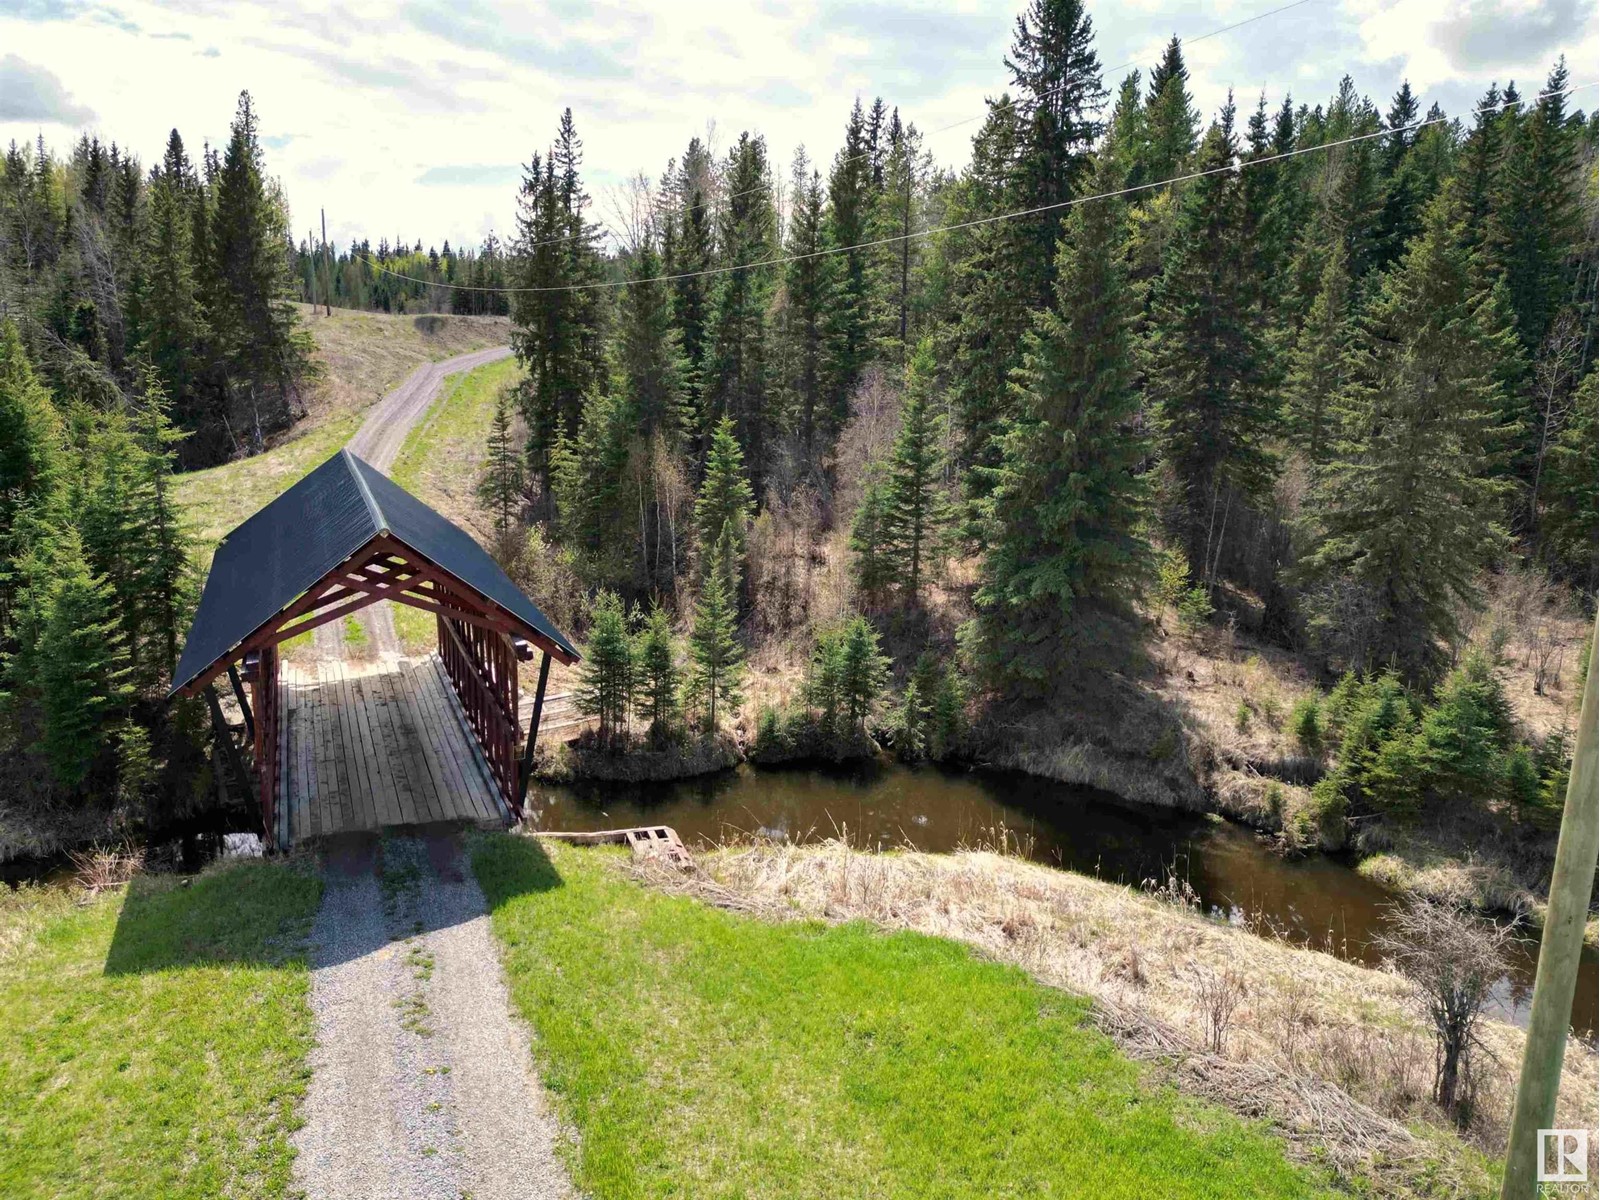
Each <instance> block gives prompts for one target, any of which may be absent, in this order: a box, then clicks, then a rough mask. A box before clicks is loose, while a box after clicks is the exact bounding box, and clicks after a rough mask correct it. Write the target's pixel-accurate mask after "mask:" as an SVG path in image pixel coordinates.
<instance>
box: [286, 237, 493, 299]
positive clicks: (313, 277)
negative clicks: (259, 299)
mask: <svg viewBox="0 0 1600 1200" xmlns="http://www.w3.org/2000/svg"><path fill="white" fill-rule="evenodd" d="M508 269H509V267H508V260H507V253H506V248H505V247H504V246H502V245H501V244H500V240H499V239H498V238H496V237H495V236H494V234H492V233H491V234H489V235H488V236H487V237H485V238H484V239H483V245H482V246H480V247H478V249H476V250H452V249H451V248H450V241H449V239H448V238H447V239H446V240H445V243H444V249H442V250H436V249H431V248H430V249H428V250H424V249H423V248H422V243H421V242H420V241H419V242H417V243H416V244H415V245H414V246H407V245H406V244H405V243H404V242H402V241H400V239H398V238H396V239H395V242H394V244H393V245H391V244H390V242H389V239H388V238H380V239H379V240H378V248H377V249H376V250H374V249H373V248H372V242H371V240H370V239H363V240H361V241H359V242H355V243H353V244H352V245H351V247H350V249H349V250H348V251H335V250H333V249H332V248H330V247H326V246H324V245H323V244H322V243H321V242H320V241H319V240H318V239H315V238H312V237H309V236H308V237H306V238H304V239H302V240H301V242H300V244H299V246H298V247H297V248H296V249H295V252H294V271H295V277H296V278H297V279H298V280H299V281H300V291H299V296H300V299H301V300H303V301H304V302H305V303H307V304H329V305H332V306H334V307H336V308H363V309H371V310H374V311H378V312H448V313H457V314H460V315H464V316H473V317H483V316H504V315H505V314H506V313H507V311H509V301H508V300H507V298H506V294H505V291H504V288H505V286H506V274H507V271H508Z"/></svg>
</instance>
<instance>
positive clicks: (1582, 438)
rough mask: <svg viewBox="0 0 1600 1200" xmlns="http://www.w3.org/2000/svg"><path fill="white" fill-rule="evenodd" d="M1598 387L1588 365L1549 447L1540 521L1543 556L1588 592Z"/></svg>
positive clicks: (1596, 518)
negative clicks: (1559, 429)
mask: <svg viewBox="0 0 1600 1200" xmlns="http://www.w3.org/2000/svg"><path fill="white" fill-rule="evenodd" d="M1597 388H1600V384H1597V382H1596V378H1595V373H1594V371H1592V370H1591V371H1590V372H1589V375H1588V378H1586V379H1584V380H1583V381H1582V382H1581V383H1579V384H1578V388H1577V391H1576V392H1575V393H1574V394H1573V410H1572V412H1570V413H1568V414H1567V422H1566V425H1565V426H1563V428H1562V430H1561V433H1560V435H1559V436H1558V437H1557V439H1556V444H1555V446H1554V448H1553V449H1552V450H1551V452H1550V461H1549V467H1548V468H1547V479H1548V482H1547V483H1546V484H1545V486H1544V488H1543V491H1542V494H1543V497H1544V502H1543V505H1542V511H1541V513H1540V520H1539V529H1540V533H1541V537H1542V540H1543V548H1544V551H1545V554H1546V555H1547V557H1549V558H1550V559H1551V560H1552V561H1553V563H1554V564H1555V565H1557V566H1559V567H1560V568H1561V569H1562V570H1563V572H1564V573H1566V574H1568V575H1571V576H1572V577H1574V578H1575V579H1576V580H1577V582H1578V584H1579V585H1580V586H1581V587H1583V588H1585V589H1587V590H1589V591H1593V590H1594V589H1595V587H1596V577H1595V558H1596V552H1595V529H1596V528H1597V522H1600V505H1597V503H1596V490H1597V485H1596V481H1595V447H1596V446H1597V445H1600V422H1597V420H1596V411H1597V408H1600V405H1597V402H1596V391H1597Z"/></svg>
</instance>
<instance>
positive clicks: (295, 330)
mask: <svg viewBox="0 0 1600 1200" xmlns="http://www.w3.org/2000/svg"><path fill="white" fill-rule="evenodd" d="M214 193H215V197H216V199H215V207H214V208H213V209H212V211H211V213H210V227H209V231H208V232H209V236H208V240H207V245H206V259H205V261H206V264H207V285H206V288H205V309H206V315H207V323H208V326H209V328H210V330H211V332H212V333H213V334H214V335H215V337H216V338H217V341H218V345H219V349H220V351H221V354H222V358H223V370H224V378H225V379H226V381H227V384H226V386H227V390H228V393H229V394H230V397H231V402H230V407H231V410H232V411H231V412H230V414H229V415H230V420H231V421H232V424H233V428H234V432H235V436H236V437H237V436H241V435H242V436H245V437H247V438H248V440H249V443H250V445H251V447H252V448H253V449H255V450H260V449H262V448H263V446H264V444H265V443H264V434H265V433H266V432H267V431H269V430H272V429H275V428H279V427H282V426H284V425H287V424H288V423H289V421H290V420H292V419H293V418H294V417H296V416H298V415H300V414H299V412H298V411H297V408H296V405H297V403H298V401H297V399H296V393H297V388H298V382H299V380H300V378H301V377H302V376H303V375H304V374H305V372H306V369H307V362H308V357H309V350H310V341H309V335H307V334H306V333H305V332H304V331H303V330H301V329H300V327H299V320H298V317H297V316H296V313H295V309H294V305H293V304H292V302H291V299H290V298H291V295H292V294H293V287H294V280H293V278H292V275H291V273H290V267H289V260H288V256H287V254H286V253H285V252H284V251H285V246H286V245H287V243H288V236H289V233H288V214H287V212H286V210H285V207H284V203H283V198H282V196H281V194H280V193H279V192H278V191H277V190H276V188H275V186H274V185H271V184H270V183H269V181H268V178H267V175H266V170H265V166H264V163H263V159H262V152H261V142H260V135H259V130H258V125H257V117H256V111H255V105H254V102H253V101H252V100H251V98H250V93H249V92H241V93H240V94H239V107H238V111H237V112H236V113H235V115H234V119H233V125H232V127H231V129H230V131H229V136H228V146H227V150H226V151H225V152H224V154H223V157H222V162H221V166H220V169H219V172H218V174H217V177H216V183H215V188H214Z"/></svg>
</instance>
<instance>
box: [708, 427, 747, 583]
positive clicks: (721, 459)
mask: <svg viewBox="0 0 1600 1200" xmlns="http://www.w3.org/2000/svg"><path fill="white" fill-rule="evenodd" d="M754 511H755V493H754V492H753V491H752V490H751V487H750V481H749V479H748V478H747V477H746V476H745V469H744V450H743V448H742V447H741V446H740V445H739V439H738V438H737V437H736V436H735V434H734V426H733V420H732V419H731V418H729V417H724V418H723V419H722V420H721V421H720V422H718V423H717V427H716V429H715V430H714V431H713V433H712V435H711V444H710V447H709V449H708V451H707V453H706V474H705V479H704V480H703V481H702V482H701V484H700V494H699V495H698V496H697V497H696V498H695V502H694V526H695V534H696V538H697V541H698V544H699V546H700V553H701V555H702V558H703V560H704V561H705V562H709V561H710V554H711V550H712V547H713V546H715V545H716V542H717V539H718V538H720V537H722V536H723V534H724V532H726V534H727V537H728V544H729V548H730V553H731V555H732V561H734V562H735V563H738V562H742V561H743V560H744V535H745V527H746V526H747V525H748V524H749V523H750V517H751V515H752V514H753V513H754Z"/></svg>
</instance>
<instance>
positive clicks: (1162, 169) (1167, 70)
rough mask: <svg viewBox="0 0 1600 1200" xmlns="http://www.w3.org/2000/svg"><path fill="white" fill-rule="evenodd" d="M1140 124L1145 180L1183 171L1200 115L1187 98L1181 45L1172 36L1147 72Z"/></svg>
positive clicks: (1185, 70) (1186, 78)
mask: <svg viewBox="0 0 1600 1200" xmlns="http://www.w3.org/2000/svg"><path fill="white" fill-rule="evenodd" d="M1144 124H1145V129H1146V130H1147V137H1148V139H1149V140H1148V146H1149V149H1148V150H1147V151H1146V158H1145V176H1146V179H1147V180H1148V181H1150V182H1154V181H1156V180H1160V179H1169V178H1171V177H1172V176H1174V175H1177V174H1179V173H1180V172H1181V171H1183V170H1184V169H1185V168H1186V166H1187V164H1188V162H1189V156H1190V155H1192V154H1193V153H1194V151H1195V143H1196V138H1197V136H1198V134H1199V132H1200V116H1199V114H1198V113H1196V112H1195V110H1194V100H1193V98H1192V97H1191V96H1190V95H1189V68H1188V67H1187V66H1186V65H1185V64H1184V61H1183V46H1182V43H1180V42H1179V41H1178V39H1177V37H1176V36H1174V37H1173V39H1172V40H1171V41H1170V42H1168V43H1167V48H1166V51H1165V52H1164V53H1163V54H1162V56H1161V61H1160V62H1159V63H1157V64H1156V66H1155V69H1154V70H1152V71H1151V72H1150V91H1149V94H1148V96H1147V98H1146V100H1145V111H1144ZM1201 169H1204V167H1203V164H1201Z"/></svg>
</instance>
